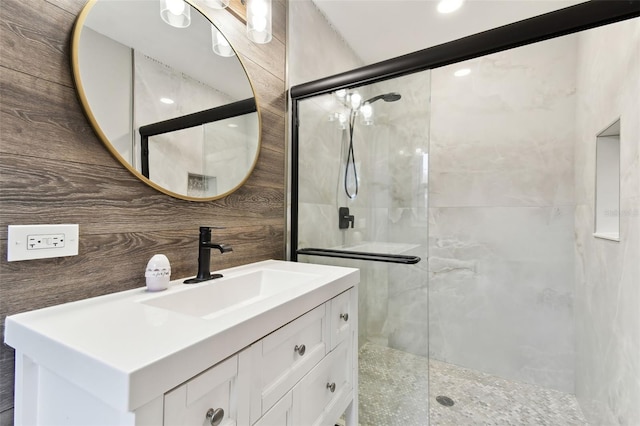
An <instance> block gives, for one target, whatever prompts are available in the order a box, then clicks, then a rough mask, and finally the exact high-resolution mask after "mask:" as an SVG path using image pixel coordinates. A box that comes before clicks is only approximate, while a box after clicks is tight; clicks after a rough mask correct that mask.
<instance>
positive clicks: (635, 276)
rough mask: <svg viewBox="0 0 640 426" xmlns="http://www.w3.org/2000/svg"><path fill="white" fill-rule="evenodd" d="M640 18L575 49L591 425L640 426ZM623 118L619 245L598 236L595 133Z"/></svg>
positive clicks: (580, 319)
mask: <svg viewBox="0 0 640 426" xmlns="http://www.w3.org/2000/svg"><path fill="white" fill-rule="evenodd" d="M638 52H640V18H636V19H634V20H630V21H625V22H621V23H618V24H614V25H609V26H605V27H601V28H597V29H594V30H590V31H587V32H585V33H583V34H581V35H580V38H579V44H578V92H577V93H578V109H577V111H578V114H577V127H576V128H577V143H576V151H575V157H576V162H575V165H576V179H575V186H576V204H577V205H576V214H575V222H576V224H575V229H576V265H575V266H576V269H575V271H576V336H577V365H576V369H577V374H576V396H577V397H578V401H579V402H580V405H581V406H582V409H583V411H584V413H585V415H586V416H587V420H588V421H589V422H590V423H591V424H594V425H595V424H597V425H604V424H606V425H613V424H620V425H638V424H640V313H639V312H638V307H640V263H639V262H638V259H640V78H639V77H638V76H640V54H639V53H638ZM617 119H620V124H621V129H620V135H621V140H620V159H621V163H620V177H621V179H620V180H621V181H620V242H614V241H608V240H603V239H599V238H594V237H593V235H592V233H593V232H594V207H593V206H594V201H595V200H594V185H595V153H596V149H595V141H596V135H597V134H598V133H599V132H601V131H602V130H603V129H604V128H606V127H607V126H608V125H610V124H611V123H612V122H613V121H615V120H617Z"/></svg>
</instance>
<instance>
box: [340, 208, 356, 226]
mask: <svg viewBox="0 0 640 426" xmlns="http://www.w3.org/2000/svg"><path fill="white" fill-rule="evenodd" d="M354 220H355V217H354V216H353V215H350V214H349V207H339V208H338V228H340V229H347V228H349V224H351V227H352V228H353V222H354Z"/></svg>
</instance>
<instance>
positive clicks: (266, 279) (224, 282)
mask: <svg viewBox="0 0 640 426" xmlns="http://www.w3.org/2000/svg"><path fill="white" fill-rule="evenodd" d="M319 277H320V275H315V274H306V273H301V272H292V271H282V270H276V269H261V270H257V271H254V272H249V273H246V274H242V275H234V276H228V277H227V276H225V277H223V278H219V279H216V280H211V281H205V282H203V283H200V284H195V285H194V284H184V285H181V286H179V287H172V288H170V290H169V291H171V292H170V293H168V294H161V295H159V296H158V297H154V298H152V299H146V300H142V301H141V302H140V303H143V304H145V305H149V306H154V307H157V308H162V309H167V310H169V311H173V312H177V313H181V314H186V315H192V316H196V317H201V318H212V317H217V316H218V315H221V314H223V313H225V312H228V311H231V310H234V309H237V308H240V307H242V306H247V305H250V304H252V303H255V302H258V301H261V300H264V299H267V298H269V297H271V296H275V295H277V294H280V293H282V292H285V291H287V290H290V289H292V288H293V287H296V286H300V285H304V284H305V283H308V282H311V281H313V280H315V279H317V278H319Z"/></svg>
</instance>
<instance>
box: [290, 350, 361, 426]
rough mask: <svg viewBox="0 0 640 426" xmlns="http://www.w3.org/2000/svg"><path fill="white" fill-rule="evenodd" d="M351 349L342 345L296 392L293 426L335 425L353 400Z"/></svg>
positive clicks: (294, 395)
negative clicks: (336, 420)
mask: <svg viewBox="0 0 640 426" xmlns="http://www.w3.org/2000/svg"><path fill="white" fill-rule="evenodd" d="M352 358H353V357H352V355H351V345H350V342H349V341H346V342H342V343H341V344H340V345H338V347H337V348H336V349H335V350H333V351H332V352H331V353H329V355H327V357H326V358H325V359H323V360H322V362H320V363H319V364H318V365H317V366H316V367H315V368H314V369H313V370H312V371H311V372H310V373H309V374H308V375H307V376H305V377H304V378H303V379H302V380H301V381H300V383H298V384H297V385H296V387H295V388H294V389H293V407H292V416H293V424H294V425H305V426H319V425H325V424H327V425H333V424H334V422H335V419H337V418H338V417H340V414H341V413H342V412H343V411H344V410H345V409H346V407H347V405H348V404H349V402H350V401H351V400H352V393H353V392H352V391H353V370H352Z"/></svg>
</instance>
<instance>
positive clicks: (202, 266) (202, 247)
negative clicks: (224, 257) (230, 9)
mask: <svg viewBox="0 0 640 426" xmlns="http://www.w3.org/2000/svg"><path fill="white" fill-rule="evenodd" d="M212 248H214V249H218V250H220V253H226V252H228V251H233V249H232V248H231V246H228V245H225V244H216V243H212V242H211V227H210V226H201V227H200V239H199V243H198V275H197V276H196V277H195V278H190V279H188V280H185V281H184V283H185V284H194V283H201V282H203V281H209V280H214V279H216V278H222V274H212V273H211V272H210V271H209V269H210V268H211V249H212Z"/></svg>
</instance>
